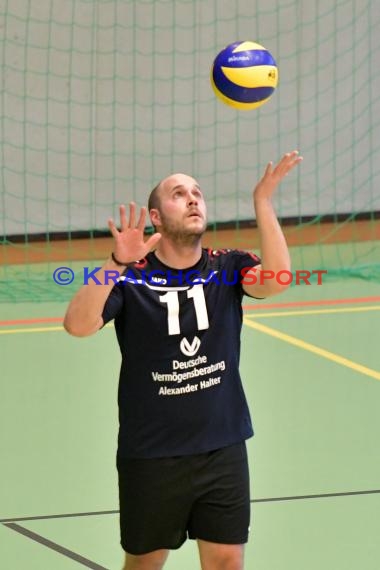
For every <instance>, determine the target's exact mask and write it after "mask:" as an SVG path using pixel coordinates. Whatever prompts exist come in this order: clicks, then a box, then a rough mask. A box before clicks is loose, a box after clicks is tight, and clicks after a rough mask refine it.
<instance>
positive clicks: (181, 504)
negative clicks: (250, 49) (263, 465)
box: [117, 442, 250, 554]
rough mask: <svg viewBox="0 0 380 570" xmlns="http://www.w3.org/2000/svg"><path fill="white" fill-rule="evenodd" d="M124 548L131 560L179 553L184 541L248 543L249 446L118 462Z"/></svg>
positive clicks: (241, 445) (125, 459)
mask: <svg viewBox="0 0 380 570" xmlns="http://www.w3.org/2000/svg"><path fill="white" fill-rule="evenodd" d="M117 468H118V473H119V499H120V532H121V545H122V547H123V549H124V550H125V551H126V552H128V553H130V554H146V553H148V552H152V551H153V550H158V549H162V548H163V549H177V548H179V547H180V546H181V545H182V544H183V543H184V542H185V540H186V538H191V539H197V538H199V539H202V540H207V541H209V542H216V543H221V544H244V543H246V542H247V540H248V532H249V522H250V493H249V472H248V460H247V450H246V445H245V442H242V443H239V444H237V445H233V446H230V447H226V448H223V449H219V450H216V451H211V452H209V453H202V454H200V455H191V456H183V457H165V458H159V459H131V458H118V460H117Z"/></svg>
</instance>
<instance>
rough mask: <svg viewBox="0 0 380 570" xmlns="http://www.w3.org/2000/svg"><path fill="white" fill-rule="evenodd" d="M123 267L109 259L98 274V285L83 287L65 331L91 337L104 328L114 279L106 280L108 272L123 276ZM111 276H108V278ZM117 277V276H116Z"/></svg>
mask: <svg viewBox="0 0 380 570" xmlns="http://www.w3.org/2000/svg"><path fill="white" fill-rule="evenodd" d="M123 269H124V268H123V267H120V265H117V264H116V263H115V262H114V261H113V260H112V258H110V259H108V260H107V261H106V263H105V264H104V265H103V267H102V268H101V269H100V270H99V271H98V272H97V273H96V278H97V281H98V282H100V284H99V283H96V282H94V281H91V282H89V283H88V285H83V287H81V289H79V291H78V292H77V293H76V295H75V296H74V297H73V299H72V300H71V302H70V304H69V306H68V308H67V311H66V315H65V318H64V321H63V326H64V328H65V330H66V331H67V332H68V333H69V334H71V335H73V336H90V335H92V334H94V333H96V332H97V331H98V330H99V329H100V328H101V327H102V326H103V324H104V323H103V319H102V314H103V309H104V305H105V303H106V301H107V299H108V296H109V294H110V292H111V290H112V289H113V287H114V281H113V280H112V279H109V278H107V279H106V274H105V272H106V271H109V272H111V271H114V272H117V274H121V273H122V271H123ZM109 275H111V274H108V275H107V277H108V276H109ZM115 275H116V274H115Z"/></svg>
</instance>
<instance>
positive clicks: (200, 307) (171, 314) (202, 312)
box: [160, 284, 209, 335]
mask: <svg viewBox="0 0 380 570" xmlns="http://www.w3.org/2000/svg"><path fill="white" fill-rule="evenodd" d="M187 298H188V299H193V302H194V308H195V316H196V318H197V326H198V330H199V331H202V330H205V329H208V327H209V321H208V314H207V307H206V299H205V294H204V291H203V285H202V284H198V285H194V286H193V287H192V288H191V289H188V290H187ZM160 301H161V303H166V304H167V306H168V330H169V334H170V335H172V334H180V332H181V329H180V326H179V300H178V291H169V292H168V293H165V295H160Z"/></svg>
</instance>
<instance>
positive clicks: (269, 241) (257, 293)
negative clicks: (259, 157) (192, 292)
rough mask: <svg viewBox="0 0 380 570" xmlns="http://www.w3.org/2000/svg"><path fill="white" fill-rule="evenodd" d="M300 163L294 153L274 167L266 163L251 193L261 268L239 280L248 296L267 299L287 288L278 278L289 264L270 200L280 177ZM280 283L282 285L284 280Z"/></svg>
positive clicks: (299, 157) (287, 155)
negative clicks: (263, 171) (262, 174)
mask: <svg viewBox="0 0 380 570" xmlns="http://www.w3.org/2000/svg"><path fill="white" fill-rule="evenodd" d="M301 161H302V157H301V156H299V154H298V151H296V150H295V151H293V152H291V153H287V154H285V155H284V156H283V158H282V159H281V160H280V162H279V163H278V164H277V165H276V166H275V167H274V166H273V164H272V163H271V162H270V163H269V164H268V166H267V168H266V170H265V173H264V176H263V177H262V178H261V180H260V181H259V183H258V184H257V186H256V187H255V190H254V192H253V202H254V208H255V212H256V223H257V228H258V232H259V240H260V256H261V265H258V266H256V267H254V268H252V269H251V270H250V271H248V272H247V273H246V274H245V277H244V279H243V281H242V285H243V290H244V292H245V293H246V294H247V295H250V296H251V297H256V298H265V297H271V296H272V295H277V294H278V293H281V292H282V291H284V290H285V289H287V288H288V286H289V285H283V284H281V282H280V281H281V279H278V274H279V272H280V271H289V272H290V271H291V263H290V255H289V250H288V246H287V243H286V240H285V236H284V234H283V232H282V229H281V226H280V224H279V221H278V219H277V216H276V213H275V211H274V207H273V204H272V197H273V194H274V192H275V190H276V188H277V186H278V185H279V184H280V182H281V181H282V180H283V178H284V177H285V176H286V175H287V174H288V173H289V172H290V171H291V170H292V169H293V168H294V167H295V166H296V165H297V164H299V163H300V162H301ZM282 281H285V282H286V278H283V279H282Z"/></svg>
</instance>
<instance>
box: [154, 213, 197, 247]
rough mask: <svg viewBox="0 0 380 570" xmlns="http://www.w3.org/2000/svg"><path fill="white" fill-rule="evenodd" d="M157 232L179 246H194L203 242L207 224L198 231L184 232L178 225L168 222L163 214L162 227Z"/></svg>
mask: <svg viewBox="0 0 380 570" xmlns="http://www.w3.org/2000/svg"><path fill="white" fill-rule="evenodd" d="M157 231H159V232H160V233H162V235H164V236H165V237H168V238H169V239H170V240H172V241H173V242H174V243H176V244H178V245H182V246H193V245H196V244H197V243H198V242H199V241H200V240H201V238H202V236H203V234H204V233H205V231H206V224H204V225H203V227H202V228H201V229H200V230H197V231H192V230H184V229H183V228H179V227H178V226H177V225H176V224H172V223H170V222H168V221H167V220H166V219H165V216H163V215H162V213H161V225H160V226H159V227H158V228H157Z"/></svg>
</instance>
